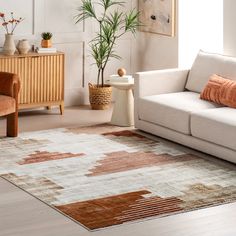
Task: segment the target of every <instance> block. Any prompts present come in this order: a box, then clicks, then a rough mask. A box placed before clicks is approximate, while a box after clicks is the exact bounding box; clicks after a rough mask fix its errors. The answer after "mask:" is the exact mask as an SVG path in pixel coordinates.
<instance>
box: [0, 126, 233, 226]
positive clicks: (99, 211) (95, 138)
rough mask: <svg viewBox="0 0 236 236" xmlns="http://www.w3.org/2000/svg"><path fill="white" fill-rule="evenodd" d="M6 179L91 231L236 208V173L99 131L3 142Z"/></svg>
mask: <svg viewBox="0 0 236 236" xmlns="http://www.w3.org/2000/svg"><path fill="white" fill-rule="evenodd" d="M0 175H1V177H3V178H4V179H6V180H8V181H10V182H12V183H13V184H15V185H16V186H18V187H20V188H21V189H23V190H25V191H27V192H28V193H30V194H31V195H33V196H35V197H36V198H38V199H40V200H41V201H43V202H45V203H46V204H48V205H49V206H51V207H53V208H54V209H57V210H58V211H60V212H61V213H63V214H64V215H66V216H68V217H70V218H71V219H72V220H74V221H76V222H78V223H80V224H82V225H83V226H85V227H86V228H87V229H89V230H97V229H101V228H105V227H109V226H114V225H120V224H123V223H128V222H134V221H143V220H146V219H150V218H153V217H163V216H169V215H173V214H176V213H182V212H187V211H191V210H196V209H200V208H206V207H210V206H216V205H220V204H225V203H229V202H234V201H236V166H235V165H233V164H225V163H224V162H222V163H221V162H215V161H211V160H205V159H202V158H201V157H199V156H198V155H193V154H191V153H186V152H183V151H181V149H180V148H176V147H173V146H172V145H167V144H165V143H162V142H158V141H154V140H152V139H149V138H147V137H145V136H143V135H142V134H141V133H140V132H137V131H136V130H124V129H121V128H119V127H114V126H108V125H99V126H95V127H85V128H72V129H56V130H48V131H39V132H30V133H23V134H20V136H19V137H18V138H15V139H13V138H2V139H0Z"/></svg>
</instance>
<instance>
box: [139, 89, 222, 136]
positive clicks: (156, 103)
mask: <svg viewBox="0 0 236 236" xmlns="http://www.w3.org/2000/svg"><path fill="white" fill-rule="evenodd" d="M216 107H219V105H217V104H214V103H211V102H207V101H203V100H201V99H200V95H199V94H198V93H194V92H180V93H169V94H160V95H154V96H146V97H143V98H140V99H139V106H138V110H139V111H138V112H139V118H140V119H141V120H145V121H148V122H151V123H154V124H158V125H161V126H164V127H167V128H169V129H172V130H175V131H178V132H181V133H184V134H190V133H191V132H190V116H191V113H192V112H196V111H201V110H204V109H210V108H216Z"/></svg>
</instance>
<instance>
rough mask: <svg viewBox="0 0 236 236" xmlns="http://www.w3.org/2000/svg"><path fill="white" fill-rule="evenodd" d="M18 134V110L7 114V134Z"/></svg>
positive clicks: (13, 135)
mask: <svg viewBox="0 0 236 236" xmlns="http://www.w3.org/2000/svg"><path fill="white" fill-rule="evenodd" d="M17 135H18V112H15V113H12V114H10V115H8V116H7V136H8V137H17Z"/></svg>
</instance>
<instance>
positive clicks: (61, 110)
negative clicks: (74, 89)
mask: <svg viewBox="0 0 236 236" xmlns="http://www.w3.org/2000/svg"><path fill="white" fill-rule="evenodd" d="M60 112H61V115H63V114H64V103H61V104H60Z"/></svg>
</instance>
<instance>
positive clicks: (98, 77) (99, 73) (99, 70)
mask: <svg viewBox="0 0 236 236" xmlns="http://www.w3.org/2000/svg"><path fill="white" fill-rule="evenodd" d="M100 75H101V68H99V69H98V76H97V87H99V80H100Z"/></svg>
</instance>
